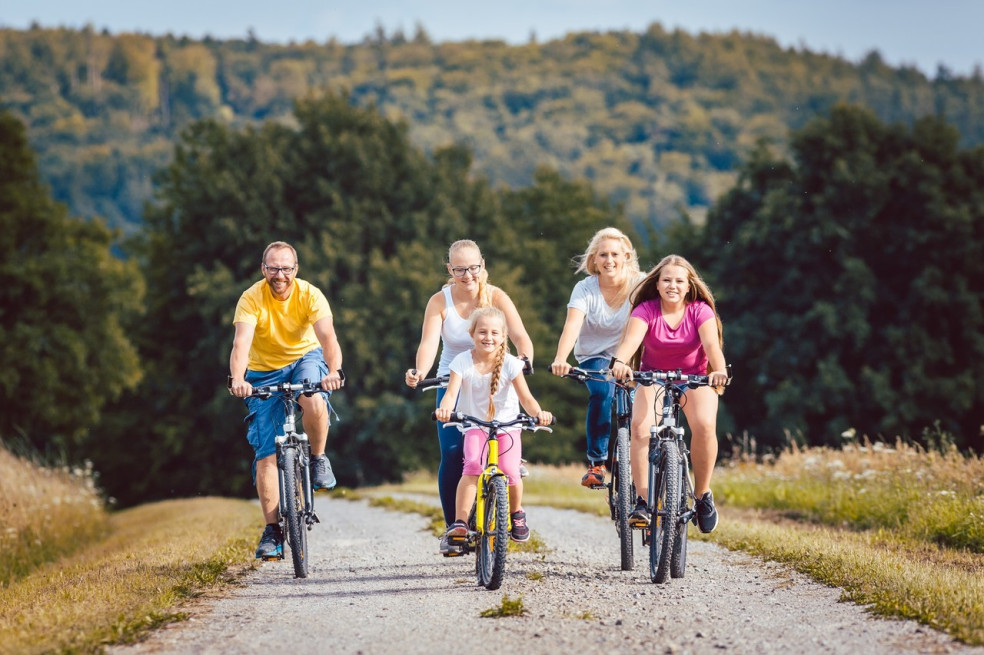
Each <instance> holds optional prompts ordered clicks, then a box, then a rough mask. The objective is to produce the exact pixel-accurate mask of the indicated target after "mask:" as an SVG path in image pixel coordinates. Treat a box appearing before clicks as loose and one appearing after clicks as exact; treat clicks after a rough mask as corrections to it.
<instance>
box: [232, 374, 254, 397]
mask: <svg viewBox="0 0 984 655" xmlns="http://www.w3.org/2000/svg"><path fill="white" fill-rule="evenodd" d="M228 382H229V385H228V386H229V393H231V394H232V395H233V396H235V397H236V398H246V397H247V396H249V395H250V394H251V393H253V385H251V384H250V383H249V382H247V381H246V380H244V379H243V378H232V377H230V378H229V380H228Z"/></svg>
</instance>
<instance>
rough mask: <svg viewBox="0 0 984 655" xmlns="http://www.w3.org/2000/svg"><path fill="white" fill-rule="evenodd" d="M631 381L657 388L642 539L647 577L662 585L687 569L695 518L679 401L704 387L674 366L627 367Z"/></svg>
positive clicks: (705, 378)
mask: <svg viewBox="0 0 984 655" xmlns="http://www.w3.org/2000/svg"><path fill="white" fill-rule="evenodd" d="M632 379H633V380H634V381H635V382H637V383H638V384H641V385H644V386H652V385H658V386H660V387H662V388H663V408H662V411H661V412H660V413H659V414H660V416H661V419H660V421H659V422H658V423H657V424H656V425H654V426H652V427H650V428H649V497H648V498H647V499H646V504H647V505H648V508H649V515H650V517H651V520H650V523H649V527H647V528H645V529H644V530H643V543H648V544H649V576H650V578H651V579H652V581H653V582H654V583H659V584H662V583H664V582H666V581H667V579H668V578H669V577H674V578H682V577H683V575H684V572H685V570H686V568H687V528H688V526H689V524H690V522H691V521H696V519H697V511H696V509H695V504H694V502H693V501H695V500H696V499H695V498H694V483H693V479H692V478H691V475H690V457H689V455H690V451H689V450H688V449H687V444H686V442H685V441H684V439H683V433H684V429H683V427H682V426H681V425H680V407H681V406H680V401H681V398H682V396H683V392H684V391H685V390H686V389H687V388H690V389H696V388H698V387H706V386H708V376H706V375H688V374H685V373H681V372H680V371H679V370H676V371H633V372H632ZM730 382H731V367H730V366H729V367H728V383H730Z"/></svg>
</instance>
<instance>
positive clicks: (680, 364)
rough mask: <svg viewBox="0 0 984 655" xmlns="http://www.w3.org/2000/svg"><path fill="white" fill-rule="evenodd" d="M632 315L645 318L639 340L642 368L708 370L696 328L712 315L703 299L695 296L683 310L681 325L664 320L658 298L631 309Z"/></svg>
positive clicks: (689, 370) (711, 317) (701, 371)
mask: <svg viewBox="0 0 984 655" xmlns="http://www.w3.org/2000/svg"><path fill="white" fill-rule="evenodd" d="M632 317H633V318H638V319H641V320H643V321H645V322H646V325H647V326H648V328H649V329H648V330H646V336H645V338H643V340H642V347H643V350H642V362H641V364H640V369H639V370H641V371H655V370H659V371H675V370H676V369H680V370H681V371H682V372H683V373H686V374H688V375H691V374H698V375H703V374H704V373H706V372H707V354H706V353H705V352H704V347H703V346H702V345H701V343H700V334H698V332H697V329H698V328H699V327H700V326H701V325H703V324H704V322H705V321H709V320H712V319H713V318H714V311H713V310H712V309H711V308H710V306H709V305H708V304H707V303H705V302H704V301H703V300H696V301H694V302H692V303H690V304H689V305H687V308H686V309H685V310H684V312H683V320H681V321H680V325H678V326H676V327H675V328H671V327H670V326H669V325H667V324H666V321H664V320H663V312H662V310H661V309H660V304H659V298H654V299H653V300H647V301H645V302H643V303H641V304H640V305H639V306H638V307H636V308H635V309H633V310H632Z"/></svg>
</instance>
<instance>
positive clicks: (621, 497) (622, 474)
mask: <svg viewBox="0 0 984 655" xmlns="http://www.w3.org/2000/svg"><path fill="white" fill-rule="evenodd" d="M629 443H630V442H629V429H628V428H627V427H621V428H619V429H618V432H617V433H616V437H615V452H616V461H615V466H613V467H612V488H613V489H615V498H614V506H615V529H616V530H617V531H618V538H619V541H620V542H621V543H620V545H621V555H622V562H621V565H622V570H623V571H631V570H632V569H633V568H635V561H634V558H633V556H632V555H633V552H632V532H633V530H632V526H631V525H629V514H630V513H631V512H632V503H633V501H634V500H635V491H634V489H633V484H632V475H631V474H630V470H631V469H630V467H629V461H630V459H629Z"/></svg>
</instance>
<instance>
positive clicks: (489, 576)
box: [475, 475, 509, 590]
mask: <svg viewBox="0 0 984 655" xmlns="http://www.w3.org/2000/svg"><path fill="white" fill-rule="evenodd" d="M483 502H484V509H485V517H484V521H483V525H482V534H481V537H480V538H479V544H478V553H477V557H476V559H475V570H476V573H477V574H478V584H480V585H482V586H484V587H485V588H486V589H490V590H495V589H498V588H499V587H500V586H501V585H502V578H503V575H504V574H505V572H506V550H507V549H508V548H509V492H508V488H507V485H506V479H505V478H504V477H503V476H501V475H500V476H495V477H493V478H492V479H491V480H489V482H488V486H487V488H486V490H485V499H484V501H483Z"/></svg>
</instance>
